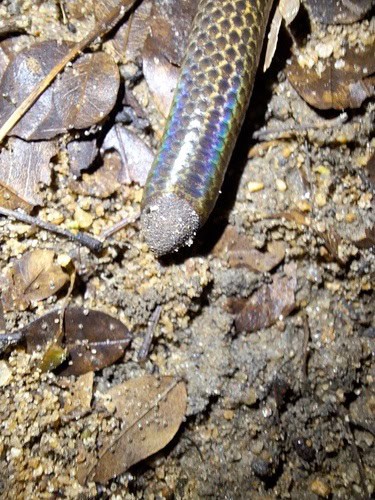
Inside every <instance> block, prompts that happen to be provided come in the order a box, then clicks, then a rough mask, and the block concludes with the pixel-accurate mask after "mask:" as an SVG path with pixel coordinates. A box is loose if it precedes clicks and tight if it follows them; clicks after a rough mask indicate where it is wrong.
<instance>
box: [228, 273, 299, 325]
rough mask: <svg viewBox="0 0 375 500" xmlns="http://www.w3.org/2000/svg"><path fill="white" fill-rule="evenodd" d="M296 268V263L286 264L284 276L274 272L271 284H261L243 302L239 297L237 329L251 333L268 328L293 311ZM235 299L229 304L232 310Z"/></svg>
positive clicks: (235, 306) (234, 306) (234, 308)
mask: <svg viewBox="0 0 375 500" xmlns="http://www.w3.org/2000/svg"><path fill="white" fill-rule="evenodd" d="M296 270H297V266H296V264H294V263H291V264H288V265H286V266H285V267H284V272H285V275H284V276H283V275H282V274H276V275H275V276H274V277H273V281H272V284H271V285H263V286H262V287H261V288H259V290H257V291H256V292H255V293H253V295H252V296H251V297H250V298H249V299H248V300H247V301H246V303H245V304H244V303H243V299H239V300H240V305H242V306H243V307H242V308H240V310H239V312H237V315H236V318H235V326H236V330H237V331H239V332H241V331H244V332H247V333H251V332H256V331H258V330H261V329H262V328H268V327H269V326H271V325H273V324H274V323H276V322H277V321H278V320H280V319H282V318H285V317H286V316H288V315H289V314H290V313H291V312H292V311H293V309H294V308H295V307H296V303H295V297H294V293H295V290H296V287H297V277H296ZM236 300H237V299H234V301H232V304H230V305H231V308H232V310H233V312H235V311H236V310H237V311H238V306H237V304H236ZM236 308H237V309H236Z"/></svg>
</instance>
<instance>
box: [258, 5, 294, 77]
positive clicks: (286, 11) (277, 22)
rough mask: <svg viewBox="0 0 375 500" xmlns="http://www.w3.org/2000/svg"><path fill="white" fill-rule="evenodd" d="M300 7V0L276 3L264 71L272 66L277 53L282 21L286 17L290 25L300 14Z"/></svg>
mask: <svg viewBox="0 0 375 500" xmlns="http://www.w3.org/2000/svg"><path fill="white" fill-rule="evenodd" d="M299 7H300V0H279V2H278V3H276V8H275V12H274V14H273V18H272V22H271V26H270V29H269V32H268V36H267V38H268V41H267V50H266V55H265V57H264V65H263V71H267V69H268V68H269V67H270V65H271V61H272V59H273V56H274V54H275V51H276V46H277V40H278V38H279V31H280V27H281V21H282V20H283V19H284V22H285V24H286V25H287V26H288V25H289V24H290V23H291V22H292V21H293V20H294V19H295V17H296V15H297V14H298V11H299Z"/></svg>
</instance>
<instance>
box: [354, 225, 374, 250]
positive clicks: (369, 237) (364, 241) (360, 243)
mask: <svg viewBox="0 0 375 500" xmlns="http://www.w3.org/2000/svg"><path fill="white" fill-rule="evenodd" d="M353 243H354V244H355V246H357V247H358V248H373V247H375V226H372V227H371V228H368V229H366V230H365V236H364V237H363V238H361V239H360V240H356V241H353Z"/></svg>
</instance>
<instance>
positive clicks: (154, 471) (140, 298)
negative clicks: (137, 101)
mask: <svg viewBox="0 0 375 500" xmlns="http://www.w3.org/2000/svg"><path fill="white" fill-rule="evenodd" d="M0 9H1V10H0V14H1V16H2V18H4V19H5V20H7V19H9V18H12V16H13V17H17V19H20V18H21V17H22V22H25V19H27V20H28V23H29V24H28V26H29V27H28V32H29V33H32V34H34V35H35V36H37V35H38V37H41V38H42V39H43V38H51V36H52V34H53V36H54V37H62V36H64V37H66V38H67V37H71V38H74V37H76V39H79V38H80V33H79V32H78V33H76V34H74V35H73V34H71V33H70V32H69V31H68V30H67V29H66V28H64V31H63V34H62V32H61V30H60V31H59V30H58V27H59V26H60V25H61V19H60V11H59V7H58V4H57V3H55V2H49V1H46V2H44V3H43V5H42V7H39V8H38V7H37V6H35V5H34V6H33V5H32V3H31V2H26V1H24V2H22V1H16V0H15V1H12V2H11V1H9V2H3V3H2V5H1V6H0ZM19 22H21V21H19ZM91 22H92V20H91V19H89V20H88V21H87V24H88V25H90V23H91ZM83 26H85V25H84V23H83ZM52 28H53V29H52ZM370 28H371V24H370V21H369V20H364V21H361V22H357V23H354V24H351V25H348V27H346V28H343V27H342V26H340V27H337V26H330V27H329V28H327V27H326V26H323V25H318V26H315V30H316V31H315V35H314V36H315V37H316V40H318V41H319V43H324V40H325V38H324V36H327V37H328V38H329V43H336V44H341V41H342V38H343V37H344V35H345V30H349V32H350V33H357V43H360V41H358V40H359V39H360V37H361V36H367V35H366V33H367V34H368V32H369V30H370ZM352 38H353V37H352ZM286 39H287V36H286V34H284V35H283V36H282V40H286ZM310 43H311V42H310ZM283 52H284V51H283V50H282V49H281V50H279V51H278V53H277V55H276V59H275V61H274V63H273V69H271V71H270V72H268V73H266V74H265V75H263V74H259V75H258V79H257V82H256V87H255V90H254V93H253V98H252V101H251V106H250V109H249V113H248V117H247V119H246V123H245V125H244V129H243V131H242V133H241V136H240V138H239V142H238V147H237V148H236V151H235V154H234V156H233V159H232V161H231V165H230V167H229V170H228V175H227V178H226V181H225V183H224V186H223V189H222V195H221V197H220V199H219V203H218V205H217V207H216V209H215V212H214V214H213V215H212V217H211V218H210V220H209V222H208V223H207V225H206V226H205V227H204V228H203V230H202V231H201V232H200V234H199V235H198V238H197V242H196V243H195V244H194V246H193V247H190V248H188V249H184V250H183V251H181V252H179V253H178V254H176V255H175V256H170V257H167V258H164V259H162V260H158V259H156V258H155V257H154V256H153V255H152V253H151V252H149V250H148V249H147V246H146V245H145V243H144V241H143V240H142V237H141V234H140V231H139V224H138V220H135V222H130V223H129V224H128V225H127V227H126V228H125V229H124V230H122V231H120V232H118V233H117V234H115V235H114V236H113V237H112V238H111V239H110V240H109V241H108V242H107V244H106V247H105V249H104V250H103V252H102V253H100V254H94V253H93V252H91V251H90V250H88V249H86V248H78V247H77V244H75V243H73V242H68V241H66V240H64V239H62V238H59V237H55V236H54V235H52V234H50V233H48V232H46V231H43V230H36V229H35V228H31V227H30V226H27V225H25V224H22V223H19V222H14V221H9V220H6V219H5V218H1V219H0V235H1V242H2V251H1V255H0V269H1V271H2V273H3V272H5V270H6V269H7V268H8V267H9V265H10V262H11V261H12V259H15V258H19V256H21V255H22V254H23V253H25V252H26V251H28V250H30V249H33V248H46V249H53V250H54V251H55V252H56V253H57V254H58V255H60V254H68V255H69V256H70V257H71V259H72V261H73V262H74V265H75V267H76V270H77V278H76V282H75V286H74V289H73V293H72V296H71V297H70V301H69V303H70V304H71V305H74V306H84V307H87V308H92V309H97V310H100V311H103V312H107V313H109V314H111V315H113V316H115V317H117V318H118V319H120V320H121V321H123V322H124V323H125V324H126V325H127V326H128V328H129V329H130V331H131V332H132V335H133V341H132V343H131V346H130V347H129V348H128V349H127V351H126V353H125V355H124V357H123V359H121V360H120V361H119V362H117V363H116V364H114V365H112V366H110V367H108V368H105V369H103V370H101V371H99V372H96V373H95V375H94V393H93V403H92V404H94V401H95V400H97V399H98V398H100V394H101V393H103V392H105V391H106V390H107V388H108V387H110V386H112V385H114V384H117V383H120V382H123V381H125V380H128V379H132V378H135V377H139V376H141V375H144V374H155V375H158V374H160V375H173V376H175V377H176V378H181V379H182V380H184V381H185V382H186V386H187V392H188V407H187V412H186V418H185V421H184V422H183V424H182V426H181V427H180V430H179V431H178V433H177V435H176V436H175V437H174V439H173V440H172V441H171V443H170V444H169V445H168V446H167V447H166V448H164V449H163V450H161V451H160V452H158V453H157V454H156V455H153V456H151V457H149V458H148V459H146V460H144V461H143V462H141V463H140V464H138V465H135V466H133V467H132V468H131V469H130V471H127V472H125V473H124V474H122V475H121V476H119V477H117V478H115V479H113V480H111V481H110V482H109V483H108V484H106V485H99V484H95V483H94V482H89V483H88V484H86V485H82V484H80V483H79V482H78V480H77V464H78V463H79V461H80V456H81V451H82V443H83V442H84V441H85V439H86V440H87V441H88V442H90V441H91V442H92V443H95V439H96V437H97V435H98V432H99V430H103V429H102V428H101V427H102V426H103V420H101V419H99V418H98V416H97V413H96V412H91V411H90V410H88V411H85V412H83V411H82V412H81V413H80V414H78V415H77V416H76V417H75V418H71V419H69V418H66V407H64V404H63V400H64V398H65V396H66V393H67V392H69V384H70V383H71V384H73V383H74V377H71V378H70V379H68V380H69V381H70V382H69V384H68V385H67V386H66V384H65V385H64V384H62V383H61V382H59V376H58V375H57V374H55V373H54V372H48V373H41V372H40V370H38V369H37V368H36V364H37V360H38V357H39V358H40V356H41V354H40V353H34V354H27V353H26V352H25V351H24V349H23V348H22V347H17V348H11V349H8V350H7V351H6V353H4V354H3V356H2V359H1V360H0V374H1V376H0V379H1V381H0V432H1V435H0V496H1V498H13V499H14V498H17V499H18V498H27V499H32V498H56V497H61V498H80V499H85V498H113V499H120V498H124V499H135V498H147V499H156V498H158V499H159V498H184V499H185V498H186V499H190V498H191V499H194V498H230V499H244V498H252V499H257V498H270V499H271V498H298V499H315V498H334V499H336V498H343V499H349V498H369V497H370V496H371V495H372V494H373V492H374V488H375V467H374V466H375V455H374V452H373V449H374V434H375V420H374V419H375V415H374V409H375V393H374V378H375V365H374V363H373V358H372V354H373V349H374V332H375V324H374V315H373V311H374V297H373V284H374V281H373V279H374V271H375V259H374V252H373V250H374V247H373V246H372V247H371V244H368V245H366V244H358V242H359V241H363V240H364V238H365V237H366V230H367V231H371V229H372V228H373V227H374V223H375V217H374V211H373V208H374V206H373V188H374V185H373V184H371V181H370V180H369V178H368V177H367V174H366V165H367V163H368V161H369V158H370V156H371V153H373V150H374V145H375V143H374V139H371V134H372V133H373V123H374V103H373V102H371V101H370V100H366V101H365V102H364V104H363V105H362V106H361V107H360V108H359V109H355V110H347V116H345V117H343V116H342V114H341V112H339V111H338V112H333V111H332V112H331V111H328V112H319V111H317V110H316V109H313V108H311V107H310V106H309V105H307V104H306V103H305V102H304V101H303V100H302V98H301V97H300V96H299V95H298V94H297V93H296V91H295V90H294V89H293V87H292V86H291V85H290V83H289V82H288V80H287V79H286V77H285V72H284V66H285V56H284V53H283ZM131 73H132V71H130V70H129V71H126V68H125V69H124V68H122V71H121V74H122V75H126V74H131ZM135 85H136V89H135V94H137V93H138V95H143V98H144V99H143V101H142V102H144V103H148V105H147V106H146V107H145V113H146V117H147V118H148V119H149V122H150V123H153V124H156V123H160V120H158V119H156V118H155V116H156V111H155V108H154V107H153V105H152V102H151V98H150V96H149V95H148V93H147V92H148V91H147V86H146V85H145V84H144V81H143V80H142V79H139V80H138V81H137V83H136V84H135ZM129 126H130V128H131V129H132V130H133V131H135V132H136V133H137V134H138V135H139V136H140V137H142V138H144V137H145V136H146V135H147V141H148V142H149V143H150V144H151V145H152V146H153V147H155V146H156V144H157V142H158V137H159V136H160V131H161V128H159V130H157V129H155V130H151V131H150V128H148V129H147V132H146V131H145V128H144V123H143V122H141V123H140V125H139V127H138V128H137V124H134V123H133V124H130V125H129ZM286 126H287V127H288V130H285V127H286ZM155 127H156V125H155ZM261 127H262V129H261V130H262V134H263V135H262V136H261V137H260V139H254V137H253V134H254V133H255V132H256V131H258V130H259V129H260V128H261ZM53 176H54V179H53V184H52V185H51V186H50V187H47V188H46V189H45V193H44V195H45V200H46V204H45V205H44V206H43V207H41V209H40V210H39V213H38V216H39V217H41V218H46V219H48V217H51V214H54V213H56V212H58V213H60V214H63V220H64V224H65V225H67V226H68V227H69V223H70V222H71V221H73V220H74V213H75V211H76V209H77V206H79V207H81V208H84V210H86V211H88V212H90V213H91V214H92V216H93V222H92V225H91V227H90V228H89V229H88V231H89V232H90V233H91V234H93V235H99V234H100V232H101V231H102V230H103V229H106V228H108V227H110V226H111V225H113V224H115V223H116V222H118V221H119V220H121V219H124V218H126V219H128V220H130V221H132V220H134V219H136V216H137V214H138V213H139V210H140V201H141V197H142V188H140V187H139V186H136V185H134V186H123V187H121V188H120V189H119V190H117V191H116V193H115V194H114V195H112V196H111V197H109V198H107V199H100V198H95V197H93V196H84V195H77V194H76V193H75V192H73V191H72V189H71V183H70V181H71V174H70V173H69V166H68V163H67V161H66V158H64V157H63V155H62V156H60V157H59V161H58V162H57V163H56V164H55V166H54V173H53ZM297 211H298V214H299V218H297V215H295V214H296V213H297ZM288 214H289V215H288ZM301 222H302V223H301ZM228 224H229V225H232V226H234V227H235V228H236V230H237V231H238V233H239V234H241V235H246V236H247V237H248V238H249V240H250V241H251V243H252V246H254V247H255V248H257V249H259V250H261V251H262V250H264V249H265V247H266V246H267V244H268V243H270V242H273V241H283V242H284V243H285V244H286V255H285V259H284V260H283V262H282V263H280V264H279V265H278V267H277V268H275V269H273V270H272V271H270V272H267V273H257V272H254V271H252V270H250V269H248V268H246V267H242V266H241V267H231V266H230V265H229V264H228V261H227V259H225V256H222V255H218V254H217V253H215V252H213V251H212V250H213V247H214V245H215V244H216V243H217V241H218V239H219V238H220V236H221V235H222V233H223V231H224V229H225V227H226V226H227V225H228ZM372 230H373V229H372ZM291 264H292V265H295V266H296V278H297V285H296V289H295V309H294V311H293V312H292V313H291V314H290V315H289V316H287V317H280V318H279V320H278V321H277V322H276V323H275V324H274V325H272V326H270V327H268V328H263V329H261V330H259V331H257V332H255V333H246V332H241V331H237V330H236V328H235V325H234V315H233V314H231V313H230V312H228V307H227V304H228V299H229V298H232V299H233V298H235V299H238V298H244V299H246V298H248V297H250V296H251V295H252V293H253V292H254V291H256V290H258V289H259V288H260V287H261V286H262V285H265V284H269V283H271V282H272V277H273V276H274V275H275V274H277V273H281V274H282V273H283V272H284V268H285V266H288V265H289V266H290V265H291ZM65 292H66V290H65ZM64 297H65V294H64V293H63V292H61V293H59V294H57V296H53V297H52V298H50V299H47V300H45V301H41V302H38V303H37V304H33V306H32V307H29V308H28V309H26V310H25V311H11V312H7V313H6V314H5V315H4V320H5V325H4V326H5V328H4V329H5V331H7V332H11V331H15V330H18V329H20V328H21V326H23V325H25V324H27V323H29V322H30V321H31V320H33V319H35V318H37V317H40V316H42V315H43V314H45V313H46V312H48V311H50V310H52V309H55V308H56V307H58V306H59V305H61V304H62V303H63V302H64ZM158 305H161V307H162V308H161V316H160V319H159V322H158V324H157V326H156V328H155V332H154V336H153V342H152V346H151V350H150V353H149V355H148V357H147V359H146V361H145V362H143V363H140V362H138V352H139V350H140V348H141V346H142V343H143V339H144V337H145V334H146V329H147V325H148V321H149V320H150V317H151V315H152V313H153V311H154V310H155V308H156V307H157V306H158ZM105 422H106V425H107V427H106V429H104V431H105V432H108V433H110V432H111V429H112V427H111V425H112V424H111V419H109V420H108V421H105ZM113 426H115V423H113ZM88 433H89V435H88ZM86 444H87V443H86Z"/></svg>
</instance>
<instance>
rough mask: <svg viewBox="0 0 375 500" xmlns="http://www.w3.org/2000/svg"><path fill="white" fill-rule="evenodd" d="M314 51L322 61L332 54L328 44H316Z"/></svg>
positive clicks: (331, 48)
mask: <svg viewBox="0 0 375 500" xmlns="http://www.w3.org/2000/svg"><path fill="white" fill-rule="evenodd" d="M315 49H316V53H317V54H318V56H319V57H321V58H322V59H327V57H329V56H331V55H332V52H333V47H332V45H331V44H330V43H318V44H317V46H316V47H315Z"/></svg>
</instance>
